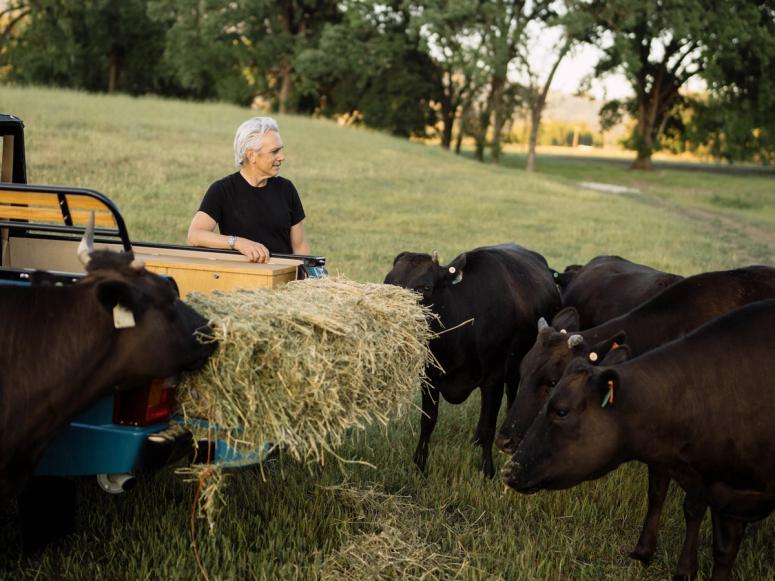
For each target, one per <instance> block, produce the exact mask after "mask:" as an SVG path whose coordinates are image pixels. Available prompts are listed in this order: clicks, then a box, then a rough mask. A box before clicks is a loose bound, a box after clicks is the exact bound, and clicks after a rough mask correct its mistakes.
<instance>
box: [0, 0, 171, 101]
mask: <svg viewBox="0 0 775 581" xmlns="http://www.w3.org/2000/svg"><path fill="white" fill-rule="evenodd" d="M25 9H26V10H27V11H28V14H27V15H26V18H25V21H24V26H23V28H22V29H21V31H20V32H19V33H18V36H17V37H16V39H15V40H14V42H13V43H12V44H11V45H10V46H9V47H8V52H7V62H8V64H9V66H10V71H9V76H10V77H11V78H12V79H15V80H18V81H22V82H34V83H43V84H54V85H59V86H65V87H76V88H81V89H87V90H91V91H113V90H122V91H126V92H129V93H144V92H148V91H154V90H156V89H157V88H158V87H159V86H160V85H162V84H164V83H166V82H168V81H169V80H168V79H166V78H165V71H164V70H163V68H161V67H160V66H158V64H157V63H158V61H159V60H160V56H161V53H162V51H163V47H164V35H165V33H166V29H165V27H164V26H162V25H160V24H158V23H156V22H152V21H151V20H150V19H149V18H148V17H147V14H146V0H123V1H122V0H93V1H91V2H66V1H64V0H29V2H28V3H27V4H26V6H25Z"/></svg>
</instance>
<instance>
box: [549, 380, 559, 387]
mask: <svg viewBox="0 0 775 581" xmlns="http://www.w3.org/2000/svg"><path fill="white" fill-rule="evenodd" d="M555 385H557V380H556V379H550V380H549V387H554V386H555Z"/></svg>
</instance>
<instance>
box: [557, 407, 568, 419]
mask: <svg viewBox="0 0 775 581" xmlns="http://www.w3.org/2000/svg"><path fill="white" fill-rule="evenodd" d="M554 413H555V414H556V415H557V417H558V418H564V417H566V416H567V415H568V410H567V409H566V408H557V409H556V410H554Z"/></svg>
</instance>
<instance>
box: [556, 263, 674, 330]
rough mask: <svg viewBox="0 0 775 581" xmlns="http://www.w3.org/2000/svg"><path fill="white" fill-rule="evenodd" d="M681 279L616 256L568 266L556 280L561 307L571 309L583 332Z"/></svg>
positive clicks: (627, 309)
mask: <svg viewBox="0 0 775 581" xmlns="http://www.w3.org/2000/svg"><path fill="white" fill-rule="evenodd" d="M569 275H572V276H569ZM682 278H683V277H681V276H679V275H676V274H672V273H669V272H662V271H659V270H656V269H653V268H651V267H649V266H645V265H643V264H637V263H635V262H631V261H629V260H627V259H625V258H621V257H620V256H598V257H596V258H593V259H592V260H590V261H589V262H588V263H587V264H586V265H584V266H583V267H577V266H571V267H568V269H566V273H563V275H561V276H560V277H559V281H560V283H561V286H562V300H563V305H565V306H573V307H575V308H576V310H577V311H578V313H579V328H581V329H587V328H590V327H594V326H596V325H599V324H601V323H604V322H605V321H608V320H609V319H612V318H614V317H618V316H619V315H622V314H624V313H627V312H629V311H631V310H632V309H634V308H635V307H637V306H638V305H640V304H641V303H643V302H645V301H646V300H648V299H650V298H651V297H653V296H655V295H656V294H658V293H660V292H662V291H663V290H665V289H666V288H668V287H669V286H671V285H672V284H674V283H675V282H678V281H679V280H681V279H682Z"/></svg>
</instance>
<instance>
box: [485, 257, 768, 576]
mask: <svg viewBox="0 0 775 581" xmlns="http://www.w3.org/2000/svg"><path fill="white" fill-rule="evenodd" d="M769 298H775V269H773V268H770V267H766V266H750V267H746V268H739V269H735V270H727V271H718V272H708V273H703V274H698V275H695V276H691V277H688V278H686V279H684V280H682V281H680V282H678V283H675V284H674V285H672V286H671V287H669V288H667V289H666V290H665V291H663V292H662V293H660V294H658V295H657V296H655V297H653V298H652V299H651V300H649V301H647V302H646V303H644V304H642V305H641V306H639V307H637V308H636V309H634V310H632V311H630V312H629V313H627V314H625V315H622V316H620V317H617V318H615V319H611V320H610V321H608V322H606V323H604V324H602V325H599V326H597V327H593V328H591V329H587V330H585V331H581V332H579V333H576V334H574V333H572V331H575V330H576V329H577V328H578V324H579V321H578V315H577V314H576V312H575V310H574V309H572V308H568V309H563V310H562V311H561V312H559V313H558V314H557V315H556V316H555V318H554V320H553V321H552V327H549V326H545V325H542V324H540V323H539V326H540V327H542V328H541V329H540V331H539V333H538V338H537V340H536V343H535V345H534V346H533V348H532V349H531V350H530V351H529V352H528V354H527V355H525V357H524V359H523V360H522V367H521V381H520V385H519V390H518V392H517V398H516V401H515V404H514V406H513V407H512V408H511V410H510V412H509V415H508V417H507V418H506V421H505V422H504V423H503V426H502V427H501V429H500V432H499V434H498V438H497V444H498V447H499V448H501V449H502V450H504V451H507V452H513V451H514V450H516V448H517V446H518V445H519V442H520V441H521V440H522V438H523V437H524V435H525V433H526V432H527V430H528V428H529V427H530V425H531V424H532V423H533V420H534V418H535V417H536V414H537V413H538V411H539V410H540V409H541V406H542V405H543V404H544V401H545V400H546V398H547V397H548V396H549V394H550V391H551V389H552V388H553V387H554V386H555V385H556V384H557V382H558V381H559V379H560V377H561V376H562V374H563V372H564V371H565V368H566V366H567V365H568V364H569V363H570V361H571V360H572V359H573V358H574V357H585V358H588V359H594V360H595V361H597V362H599V361H600V360H601V359H602V358H603V357H604V356H605V355H606V353H607V352H608V351H609V350H610V349H611V347H612V346H613V345H614V344H615V343H622V342H624V341H625V340H626V342H627V345H628V347H629V348H630V349H631V351H632V353H634V354H635V355H639V354H641V353H645V352H646V351H649V350H651V349H653V348H655V347H658V346H659V345H662V344H663V343H666V342H668V341H670V340H672V339H675V338H677V337H680V336H682V335H685V334H686V333H688V332H690V331H692V330H693V329H695V328H697V327H699V326H700V325H702V324H703V323H705V322H707V321H709V320H711V319H713V318H714V317H716V316H718V315H721V314H723V313H726V312H728V311H731V310H733V309H735V308H737V307H740V306H742V305H745V304H748V303H751V302H754V301H759V300H763V299H769ZM558 329H559V330H558ZM563 331H565V332H563ZM669 484H670V478H669V476H668V474H667V473H666V472H665V470H663V469H661V468H660V467H659V466H649V491H648V510H647V513H646V517H645V520H644V523H643V529H642V531H641V535H640V538H639V539H638V543H637V545H636V546H635V548H634V549H633V551H632V553H631V554H630V556H631V557H633V558H635V559H639V560H641V561H643V562H644V563H648V562H649V561H650V559H651V558H652V556H653V555H654V551H655V550H656V540H657V529H658V527H659V518H660V515H661V512H662V506H663V504H664V501H665V497H666V495H667V490H668V486H669ZM684 513H685V517H686V527H687V530H686V538H685V541H684V547H683V551H682V553H681V558H680V559H679V563H678V569H677V575H690V574H691V571H696V568H697V549H696V547H697V539H698V534H699V526H700V523H701V521H702V517H703V515H704V514H705V506H704V504H703V503H702V502H699V503H698V502H697V501H696V499H694V498H691V497H690V496H689V495H687V498H686V500H685V503H684Z"/></svg>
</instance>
